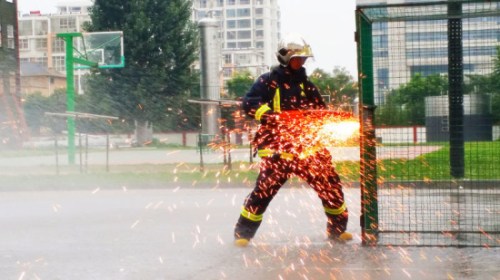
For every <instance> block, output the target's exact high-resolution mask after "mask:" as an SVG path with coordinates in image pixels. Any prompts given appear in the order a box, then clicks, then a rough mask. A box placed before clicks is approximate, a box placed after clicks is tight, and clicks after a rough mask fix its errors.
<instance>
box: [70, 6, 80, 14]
mask: <svg viewBox="0 0 500 280" xmlns="http://www.w3.org/2000/svg"><path fill="white" fill-rule="evenodd" d="M70 11H71V12H72V13H80V12H81V11H82V7H71V8H70Z"/></svg>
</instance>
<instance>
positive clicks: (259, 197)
mask: <svg viewBox="0 0 500 280" xmlns="http://www.w3.org/2000/svg"><path fill="white" fill-rule="evenodd" d="M276 57H277V59H278V61H279V63H280V65H279V66H276V67H273V68H272V69H271V71H269V72H268V73H265V74H263V75H261V76H260V77H259V78H258V79H257V81H256V82H255V83H254V84H253V85H252V87H251V88H250V91H249V92H248V93H247V94H246V95H245V97H244V98H243V102H242V107H243V110H244V111H245V113H246V114H247V115H248V116H250V117H252V118H254V119H255V120H257V121H259V122H260V125H259V129H258V131H257V132H256V134H255V136H254V139H253V145H254V146H255V147H256V148H257V154H258V155H259V157H261V161H260V165H259V169H260V170H259V175H258V177H257V181H256V184H255V188H254V189H253V191H252V192H251V193H250V194H249V195H248V196H247V197H246V199H245V201H244V204H243V206H242V208H241V213H240V216H239V219H238V221H237V223H236V226H235V231H234V237H235V245H237V246H247V245H248V243H249V241H250V240H251V239H252V238H253V237H254V236H255V233H256V232H257V229H258V228H259V226H260V224H261V222H262V219H263V215H264V212H265V211H266V208H267V207H268V205H269V203H270V202H271V200H272V199H273V197H274V196H275V195H276V194H277V193H278V191H279V189H280V188H281V187H282V186H283V184H285V182H286V181H287V179H289V178H290V177H291V176H292V175H295V176H298V177H300V178H301V179H303V180H304V181H306V182H307V183H308V184H309V186H311V187H312V188H313V189H314V190H315V191H316V192H317V194H318V196H319V198H320V199H321V202H322V204H323V208H324V211H325V214H326V217H327V226H326V234H327V237H328V238H329V239H332V240H337V241H342V242H345V241H348V240H351V239H352V234H351V233H348V232H346V227H347V220H348V211H347V207H346V204H345V201H344V193H343V191H342V185H341V182H340V179H339V176H338V174H337V173H336V171H335V169H334V167H333V164H332V157H331V155H330V153H329V152H328V150H326V149H325V148H322V149H320V150H317V151H315V152H314V153H310V154H308V155H307V156H303V155H301V154H300V148H298V147H300V144H299V145H298V146H297V143H298V142H300V141H298V140H297V141H295V142H294V143H291V142H293V141H290V138H289V137H286V136H285V134H286V133H288V132H289V131H283V130H286V129H283V126H280V123H283V122H285V121H286V120H285V119H283V116H284V114H285V113H286V112H295V111H299V112H301V111H304V112H305V111H307V110H317V109H325V108H326V105H325V103H324V101H323V99H322V97H321V95H320V93H319V91H318V89H317V88H316V86H315V85H314V84H313V83H312V82H310V81H309V80H308V78H307V75H306V70H305V68H304V67H303V64H304V63H305V61H306V60H307V58H309V57H313V54H312V51H311V48H310V46H309V45H308V44H307V43H306V42H305V41H304V39H303V38H302V37H301V36H300V35H298V34H288V35H286V36H284V38H283V39H282V40H280V42H279V44H278V51H277V53H276Z"/></svg>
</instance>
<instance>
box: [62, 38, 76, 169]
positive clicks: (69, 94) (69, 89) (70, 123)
mask: <svg viewBox="0 0 500 280" xmlns="http://www.w3.org/2000/svg"><path fill="white" fill-rule="evenodd" d="M57 36H58V37H60V38H62V39H63V40H64V41H65V42H66V111H68V112H74V111H75V76H74V66H73V63H74V59H73V37H75V36H81V35H80V34H77V33H64V34H57ZM67 128H68V163H69V164H75V117H73V116H68V120H67Z"/></svg>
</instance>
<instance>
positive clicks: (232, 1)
mask: <svg viewBox="0 0 500 280" xmlns="http://www.w3.org/2000/svg"><path fill="white" fill-rule="evenodd" d="M226 4H227V5H231V6H233V5H236V0H227V2H226Z"/></svg>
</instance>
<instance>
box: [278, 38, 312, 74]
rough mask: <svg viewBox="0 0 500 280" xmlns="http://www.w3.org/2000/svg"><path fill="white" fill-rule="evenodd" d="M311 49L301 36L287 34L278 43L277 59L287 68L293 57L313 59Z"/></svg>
mask: <svg viewBox="0 0 500 280" xmlns="http://www.w3.org/2000/svg"><path fill="white" fill-rule="evenodd" d="M313 56H314V55H313V53H312V50H311V47H310V46H309V45H308V44H307V43H306V41H305V40H304V39H303V38H302V36H300V35H299V34H295V33H290V34H286V35H285V36H284V37H283V38H282V39H281V40H280V41H279V43H278V51H277V52H276V57H277V58H278V61H279V62H280V64H281V65H283V66H287V65H288V62H289V61H290V59H291V58H292V57H304V58H308V57H313Z"/></svg>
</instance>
